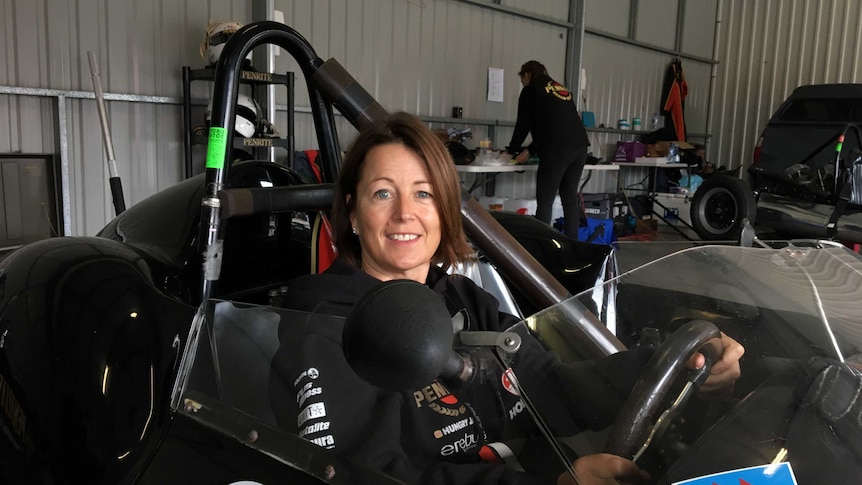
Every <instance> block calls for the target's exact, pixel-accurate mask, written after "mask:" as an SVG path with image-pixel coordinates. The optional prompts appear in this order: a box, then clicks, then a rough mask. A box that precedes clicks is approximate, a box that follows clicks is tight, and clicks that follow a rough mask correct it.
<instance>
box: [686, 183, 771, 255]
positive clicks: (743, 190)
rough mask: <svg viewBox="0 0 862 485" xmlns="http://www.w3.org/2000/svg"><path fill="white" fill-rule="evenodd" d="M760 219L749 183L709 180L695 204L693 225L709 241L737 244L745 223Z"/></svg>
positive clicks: (695, 194)
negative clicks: (733, 242) (730, 241)
mask: <svg viewBox="0 0 862 485" xmlns="http://www.w3.org/2000/svg"><path fill="white" fill-rule="evenodd" d="M746 218H747V219H748V220H749V221H751V223H752V224H754V223H755V219H756V218H757V203H756V202H755V200H754V193H753V192H752V191H751V189H749V188H748V187H746V185H745V183H744V182H743V181H742V180H740V179H738V178H736V177H728V176H725V175H714V176H712V177H709V178H708V179H706V180H705V181H704V182H703V184H702V185H701V186H700V187H699V188H698V189H697V192H695V193H694V198H693V199H692V201H691V225H692V227H694V230H695V232H697V235H698V236H700V238H701V239H703V240H705V241H720V240H736V239H737V238H738V237H739V231H740V229H741V228H742V220H743V219H746Z"/></svg>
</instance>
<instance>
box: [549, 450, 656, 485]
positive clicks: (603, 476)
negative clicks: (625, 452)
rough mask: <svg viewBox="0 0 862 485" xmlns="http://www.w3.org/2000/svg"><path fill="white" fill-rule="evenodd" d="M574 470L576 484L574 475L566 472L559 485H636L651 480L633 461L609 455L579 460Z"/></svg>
mask: <svg viewBox="0 0 862 485" xmlns="http://www.w3.org/2000/svg"><path fill="white" fill-rule="evenodd" d="M572 468H573V469H574V471H575V475H577V477H578V481H577V482H575V481H574V480H573V479H572V475H570V474H569V473H568V472H565V473H563V474H562V475H560V476H559V478H557V485H575V484H576V483H577V484H578V485H606V484H607V485H620V484H632V485H635V484H640V483H646V481H647V480H649V474H648V473H647V472H645V471H643V470H641V469H640V468H638V466H637V465H635V464H634V462H632V461H631V460H626V459H625V458H622V457H619V456H617V455H611V454H608V453H597V454H595V455H588V456H583V457H581V458H578V459H577V460H575V462H574V463H573V464H572Z"/></svg>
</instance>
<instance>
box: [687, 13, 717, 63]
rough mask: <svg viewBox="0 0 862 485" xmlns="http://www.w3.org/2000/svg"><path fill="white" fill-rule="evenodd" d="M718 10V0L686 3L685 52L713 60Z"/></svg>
mask: <svg viewBox="0 0 862 485" xmlns="http://www.w3.org/2000/svg"><path fill="white" fill-rule="evenodd" d="M717 8H718V0H696V1H687V0H686V1H685V7H684V10H685V12H684V16H683V23H682V50H683V52H686V53H688V54H692V55H695V56H698V57H702V58H704V59H712V53H713V48H714V44H715V29H716V24H715V14H716V11H717Z"/></svg>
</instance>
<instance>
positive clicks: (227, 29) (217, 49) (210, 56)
mask: <svg viewBox="0 0 862 485" xmlns="http://www.w3.org/2000/svg"><path fill="white" fill-rule="evenodd" d="M240 27H242V22H235V21H229V22H222V21H216V22H211V23H210V24H209V25H208V26H207V29H206V34H205V35H204V40H203V42H201V48H200V54H201V57H202V58H203V60H204V61H206V63H207V65H208V66H212V65H213V64H215V63H216V61H218V58H219V56H220V55H221V51H222V49H224V44H225V42H227V40H228V39H229V38H230V36H231V35H233V34H234V32H236V31H237V30H239V29H240ZM246 59H248V60H251V53H249V54H248V57H246Z"/></svg>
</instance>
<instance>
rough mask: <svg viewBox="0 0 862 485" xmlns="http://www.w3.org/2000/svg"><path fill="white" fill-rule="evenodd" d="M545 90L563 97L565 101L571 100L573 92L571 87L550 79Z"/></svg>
mask: <svg viewBox="0 0 862 485" xmlns="http://www.w3.org/2000/svg"><path fill="white" fill-rule="evenodd" d="M545 92H546V93H550V94H553V95H554V96H556V97H558V98H560V99H562V100H563V101H571V100H572V93H571V91H569V88H567V87H565V86H563V85H562V84H560V83H558V82H557V81H548V84H547V85H546V86H545Z"/></svg>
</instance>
